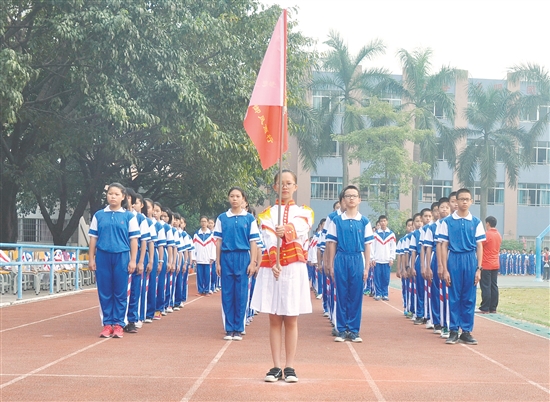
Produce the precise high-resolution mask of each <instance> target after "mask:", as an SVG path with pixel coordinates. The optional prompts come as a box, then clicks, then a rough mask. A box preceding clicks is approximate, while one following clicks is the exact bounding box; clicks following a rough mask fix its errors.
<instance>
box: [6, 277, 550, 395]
mask: <svg viewBox="0 0 550 402" xmlns="http://www.w3.org/2000/svg"><path fill="white" fill-rule="evenodd" d="M192 278H194V277H192ZM192 280H193V281H194V279H192ZM190 287H191V288H193V287H194V284H191V286H190ZM390 297H391V301H390V302H382V301H379V302H376V301H374V300H373V299H372V298H367V297H366V298H365V299H364V308H363V324H362V328H363V329H362V331H361V336H362V338H363V343H362V344H351V343H349V342H346V343H335V342H333V338H332V336H331V335H330V332H331V326H330V324H329V322H328V320H327V319H326V318H323V317H322V307H321V302H320V301H319V300H315V299H313V300H312V302H313V306H314V312H313V314H308V315H303V316H301V317H300V319H299V326H300V338H299V344H298V354H297V357H296V367H295V368H296V372H297V374H298V377H299V379H300V381H299V382H298V383H297V384H287V383H285V382H283V381H279V382H278V383H274V384H273V383H265V382H263V377H264V375H265V373H266V372H267V371H268V370H269V368H270V367H271V365H272V364H271V355H270V351H269V343H268V319H267V316H265V315H263V314H260V315H257V316H256V318H255V319H254V322H253V323H252V325H250V326H248V327H247V328H246V331H247V334H246V335H245V336H244V339H243V341H241V342H236V341H224V340H222V337H223V335H224V332H223V328H222V323H221V310H220V294H219V293H218V294H214V295H212V296H211V297H195V296H193V297H191V298H190V299H189V301H188V303H187V305H186V306H185V307H184V308H183V309H182V310H181V311H179V312H174V313H172V314H169V315H168V316H166V317H164V318H163V319H162V320H160V321H155V322H154V323H153V324H144V327H143V328H142V329H141V330H140V332H139V333H138V334H125V336H124V338H123V339H100V338H99V337H98V334H99V332H100V330H101V325H100V321H99V312H98V300H97V294H96V292H95V291H93V290H89V291H83V292H80V293H75V294H73V295H70V296H67V297H61V298H54V299H47V300H42V301H38V302H34V303H27V304H19V305H14V306H10V307H5V308H1V309H0V319H1V326H0V340H1V350H0V353H1V355H0V356H1V367H0V370H1V372H0V380H1V385H0V400H1V401H549V400H550V363H549V361H550V341H549V340H548V339H546V338H542V337H540V336H536V335H532V334H529V333H527V332H523V331H521V330H518V329H515V328H511V327H508V326H505V325H502V324H499V323H497V322H494V321H491V320H488V319H485V318H483V317H476V323H475V328H474V336H475V337H476V338H477V339H478V341H479V345H477V346H466V345H464V344H457V345H446V344H445V343H444V340H443V339H440V338H439V337H438V336H436V335H433V334H432V333H431V331H429V330H426V329H425V328H424V327H423V326H414V325H412V323H411V322H410V320H407V319H405V318H404V317H403V314H402V311H401V309H400V295H399V292H398V291H397V290H396V289H390Z"/></svg>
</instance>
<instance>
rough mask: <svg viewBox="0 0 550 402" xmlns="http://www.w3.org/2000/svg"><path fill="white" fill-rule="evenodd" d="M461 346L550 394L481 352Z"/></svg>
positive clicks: (549, 391)
mask: <svg viewBox="0 0 550 402" xmlns="http://www.w3.org/2000/svg"><path fill="white" fill-rule="evenodd" d="M461 345H462V346H464V347H465V348H466V349H468V350H471V351H472V352H474V353H476V354H478V355H479V356H481V357H483V358H484V359H486V360H488V361H490V362H491V363H494V364H496V365H497V366H499V367H500V368H503V369H504V370H506V371H508V372H510V373H512V374H514V375H515V376H518V377H519V378H521V379H522V380H523V381H525V382H527V383H529V384H531V385H534V386H535V387H537V388H538V389H540V390H542V391H544V392H546V393H547V394H550V389H548V388H545V387H543V386H542V385H540V384H538V383H536V382H534V381H531V380H530V379H528V378H527V377H525V376H523V375H521V374H520V373H518V372H517V371H514V370H512V369H511V368H509V367H507V366H505V365H504V364H502V363H499V362H497V361H496V360H494V359H491V358H490V357H489V356H487V355H484V354H483V353H481V352H478V351H477V350H475V349H474V348H472V347H470V346H468V345H464V344H462V343H461Z"/></svg>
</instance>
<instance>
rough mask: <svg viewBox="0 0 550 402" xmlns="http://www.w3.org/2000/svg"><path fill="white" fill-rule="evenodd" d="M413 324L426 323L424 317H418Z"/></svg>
mask: <svg viewBox="0 0 550 402" xmlns="http://www.w3.org/2000/svg"><path fill="white" fill-rule="evenodd" d="M413 324H414V325H420V324H424V319H423V318H422V317H416V319H415V320H414V323H413Z"/></svg>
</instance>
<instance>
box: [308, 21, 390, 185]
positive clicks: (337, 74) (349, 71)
mask: <svg viewBox="0 0 550 402" xmlns="http://www.w3.org/2000/svg"><path fill="white" fill-rule="evenodd" d="M325 44H326V45H328V46H329V48H330V50H329V51H328V52H327V53H326V54H324V55H323V59H322V60H323V61H322V63H321V71H322V72H321V73H319V74H317V75H315V76H314V77H313V80H312V83H311V87H312V88H313V89H314V90H320V91H327V93H330V102H326V103H325V105H323V106H324V107H323V108H322V110H321V113H320V117H321V118H322V124H321V129H320V131H319V134H320V135H321V136H324V138H325V141H323V140H321V141H319V144H324V143H326V139H330V138H331V135H333V134H343V135H345V134H348V133H351V132H353V131H356V130H360V129H361V128H363V127H364V120H363V119H362V118H361V117H360V116H357V115H355V114H352V113H349V110H350V109H349V108H348V107H347V106H359V105H362V104H363V102H364V100H365V98H366V97H367V96H368V95H369V94H372V92H373V90H374V88H375V87H376V85H377V84H378V83H380V81H382V80H383V79H385V78H387V73H386V71H385V70H384V69H378V68H366V69H362V66H361V63H363V62H365V61H368V60H371V59H373V58H374V57H376V56H377V55H380V54H383V52H384V50H385V46H384V44H383V43H382V41H380V40H373V41H371V42H370V43H369V44H367V45H365V46H363V47H362V48H361V49H360V50H359V51H358V52H357V54H355V55H352V54H350V51H349V49H348V46H347V44H346V43H345V42H344V40H343V39H342V38H341V37H340V35H339V34H338V33H337V32H334V31H331V32H330V34H329V38H328V40H327V41H326V42H325ZM314 156H316V157H321V156H323V155H322V154H319V153H317V154H316V155H314ZM349 163H350V162H349V156H348V145H347V144H346V143H345V142H343V143H342V172H343V173H342V183H343V186H344V187H345V186H346V185H347V184H348V182H349Z"/></svg>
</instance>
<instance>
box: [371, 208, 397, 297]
mask: <svg viewBox="0 0 550 402" xmlns="http://www.w3.org/2000/svg"><path fill="white" fill-rule="evenodd" d="M378 222H379V224H380V229H377V230H376V231H375V232H374V242H373V244H372V245H373V247H372V248H373V250H372V251H373V252H372V255H373V260H374V263H375V264H376V265H375V266H374V289H375V296H374V300H380V299H382V300H389V294H388V287H389V285H390V272H391V267H392V265H393V261H394V260H395V248H396V240H395V234H394V233H393V232H392V231H391V230H390V229H388V218H387V217H386V215H380V217H379V218H378Z"/></svg>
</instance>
